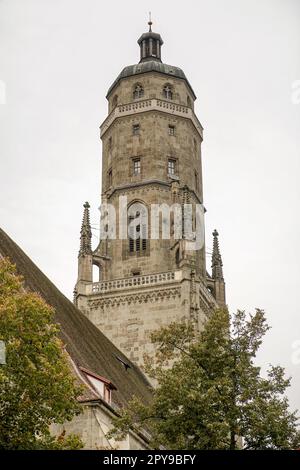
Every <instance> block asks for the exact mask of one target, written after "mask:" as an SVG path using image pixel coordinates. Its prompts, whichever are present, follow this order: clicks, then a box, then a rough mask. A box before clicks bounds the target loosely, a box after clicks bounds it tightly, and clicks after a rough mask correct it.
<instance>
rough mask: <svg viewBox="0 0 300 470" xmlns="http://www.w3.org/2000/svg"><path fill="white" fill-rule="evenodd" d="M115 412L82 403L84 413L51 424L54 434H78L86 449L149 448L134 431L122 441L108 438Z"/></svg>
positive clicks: (97, 405)
mask: <svg viewBox="0 0 300 470" xmlns="http://www.w3.org/2000/svg"><path fill="white" fill-rule="evenodd" d="M112 417H113V414H112V413H111V412H110V411H109V410H108V409H105V407H104V406H101V405H99V404H97V403H87V404H82V413H81V414H80V415H78V416H76V417H75V418H73V420H72V421H70V422H65V423H64V424H58V425H57V424H54V425H52V426H51V433H52V434H53V435H60V434H61V433H62V432H64V431H65V432H66V434H67V435H68V434H76V435H78V436H79V437H80V439H81V440H82V442H83V443H84V449H85V450H97V449H108V450H109V449H118V450H142V449H147V444H146V441H144V440H143V439H142V438H140V437H139V436H137V435H136V434H134V433H130V434H128V435H127V436H126V437H125V438H124V439H122V440H121V441H116V440H115V439H108V438H107V437H106V436H107V433H108V432H109V431H110V430H111V429H112V427H113V425H112Z"/></svg>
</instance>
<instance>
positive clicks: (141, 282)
mask: <svg viewBox="0 0 300 470" xmlns="http://www.w3.org/2000/svg"><path fill="white" fill-rule="evenodd" d="M181 279H182V273H181V271H173V272H171V271H170V272H166V273H158V274H148V275H145V276H133V277H128V278H124V279H114V280H112V281H100V282H93V284H90V285H87V286H86V294H87V295H88V294H104V293H106V292H111V291H116V290H118V289H120V290H121V289H134V288H136V287H148V286H155V285H159V284H171V283H172V282H177V281H180V280H181Z"/></svg>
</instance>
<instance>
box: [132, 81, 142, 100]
mask: <svg viewBox="0 0 300 470" xmlns="http://www.w3.org/2000/svg"><path fill="white" fill-rule="evenodd" d="M143 96H144V88H143V87H142V85H140V84H139V83H138V84H137V85H136V86H135V88H134V90H133V99H134V100H138V99H139V98H142V97H143Z"/></svg>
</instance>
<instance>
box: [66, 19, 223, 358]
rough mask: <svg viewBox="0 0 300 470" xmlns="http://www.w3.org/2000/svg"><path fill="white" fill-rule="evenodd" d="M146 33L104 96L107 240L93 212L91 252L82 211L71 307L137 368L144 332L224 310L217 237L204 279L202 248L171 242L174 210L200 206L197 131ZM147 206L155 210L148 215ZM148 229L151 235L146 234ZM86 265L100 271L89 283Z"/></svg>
mask: <svg viewBox="0 0 300 470" xmlns="http://www.w3.org/2000/svg"><path fill="white" fill-rule="evenodd" d="M151 25H152V23H151V22H149V31H148V32H147V33H145V34H143V35H142V36H141V37H140V38H139V40H138V44H139V46H140V62H139V63H138V64H136V65H130V66H128V67H125V68H124V69H123V70H122V72H121V73H120V75H119V76H118V77H117V78H116V80H115V81H114V82H113V84H112V85H111V87H110V88H109V90H108V93H107V96H106V97H107V100H108V116H107V118H106V119H105V120H104V122H103V123H102V125H101V127H100V136H101V140H102V204H104V207H108V206H106V205H108V204H109V205H110V207H112V208H113V212H114V213H115V222H116V230H115V235H114V236H113V237H111V236H110V237H108V236H107V234H108V232H109V230H110V229H108V224H107V221H108V220H110V221H111V219H109V217H108V215H109V214H108V212H109V211H108V210H107V209H105V210H102V227H104V231H103V230H102V232H103V233H102V237H101V241H100V244H99V246H98V247H97V248H96V250H94V251H92V248H91V227H90V221H89V204H88V203H85V205H84V216H83V222H82V228H81V243H80V251H79V257H78V280H77V284H76V287H75V291H74V301H75V303H76V305H77V306H78V307H79V308H80V309H81V310H82V311H83V312H84V313H85V314H86V315H87V316H88V318H89V319H90V320H91V321H92V322H93V323H95V324H96V325H97V326H98V327H99V329H100V330H101V331H102V332H103V333H104V334H105V335H106V336H108V337H109V338H110V339H111V340H112V341H113V342H114V343H115V344H116V346H117V347H118V348H120V349H121V350H122V351H123V352H124V353H125V354H126V355H127V356H128V357H130V359H132V360H133V361H135V362H137V363H138V364H142V362H143V354H144V353H145V352H151V343H150V340H149V335H150V333H151V331H153V330H155V329H157V328H159V327H160V326H161V325H166V324H169V323H170V322H173V321H181V320H183V319H192V320H193V321H195V322H196V323H197V324H198V325H199V327H201V324H202V321H203V319H204V317H205V316H206V315H208V314H209V312H211V311H212V309H213V308H215V307H216V306H217V305H224V304H225V283H224V279H223V272H222V259H221V255H220V251H219V244H218V238H217V237H218V234H217V232H216V231H215V232H214V234H213V236H214V246H213V256H212V276H210V275H209V274H208V273H207V271H206V262H205V244H204V243H202V246H201V248H200V249H197V250H191V249H190V246H189V245H188V240H190V238H189V237H188V236H187V231H186V229H185V226H184V223H182V237H181V238H179V237H177V236H175V232H176V229H177V228H178V225H180V223H181V222H182V221H181V220H180V218H179V219H178V218H176V217H175V214H176V210H177V209H180V208H183V207H185V205H190V206H191V207H193V208H195V207H196V206H201V207H203V189H202V163H201V159H202V155H201V144H202V139H203V128H202V126H201V124H200V122H199V120H198V118H197V117H196V115H195V113H194V101H195V99H196V96H195V93H194V91H193V89H192V87H191V85H190V83H189V82H188V80H187V78H186V76H185V74H184V72H183V71H182V70H181V69H180V68H178V67H174V66H171V65H166V64H164V63H163V62H162V60H161V47H162V44H163V41H162V38H161V36H160V35H159V34H157V33H154V32H152V28H151ZM124 204H125V205H124ZM155 204H156V205H160V206H159V207H158V210H157V212H156V216H154V217H152V215H153V214H152V207H153V205H155ZM156 207H157V206H156ZM172 207H173V209H172ZM170 208H171V210H170ZM176 208H177V209H176ZM168 210H169V212H168ZM150 213H151V217H150ZM193 213H194V215H193V217H192V228H193V227H194V226H195V211H194V209H193ZM124 214H125V221H126V224H128V230H127V227H126V232H125V236H124V230H123V229H122V228H121V227H122V224H121V222H122V223H123V222H124ZM177 215H178V214H177ZM155 217H156V218H155ZM179 217H180V216H179ZM167 218H169V220H170V227H169V229H170V230H169V233H167V234H166V233H164V231H163V223H164V222H165V219H167ZM155 221H156V222H155ZM155 223H156V224H157V227H158V229H159V230H158V234H156V235H153V227H154V225H155ZM121 232H122V233H121ZM93 265H96V266H98V268H99V271H100V277H99V279H97V280H95V279H94V280H93ZM93 281H94V282H93Z"/></svg>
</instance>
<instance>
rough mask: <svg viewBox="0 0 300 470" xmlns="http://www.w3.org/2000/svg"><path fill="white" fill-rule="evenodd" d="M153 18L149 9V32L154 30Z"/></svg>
mask: <svg viewBox="0 0 300 470" xmlns="http://www.w3.org/2000/svg"><path fill="white" fill-rule="evenodd" d="M152 24H153V23H152V19H151V11H149V21H148V25H149V33H151V31H152Z"/></svg>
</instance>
